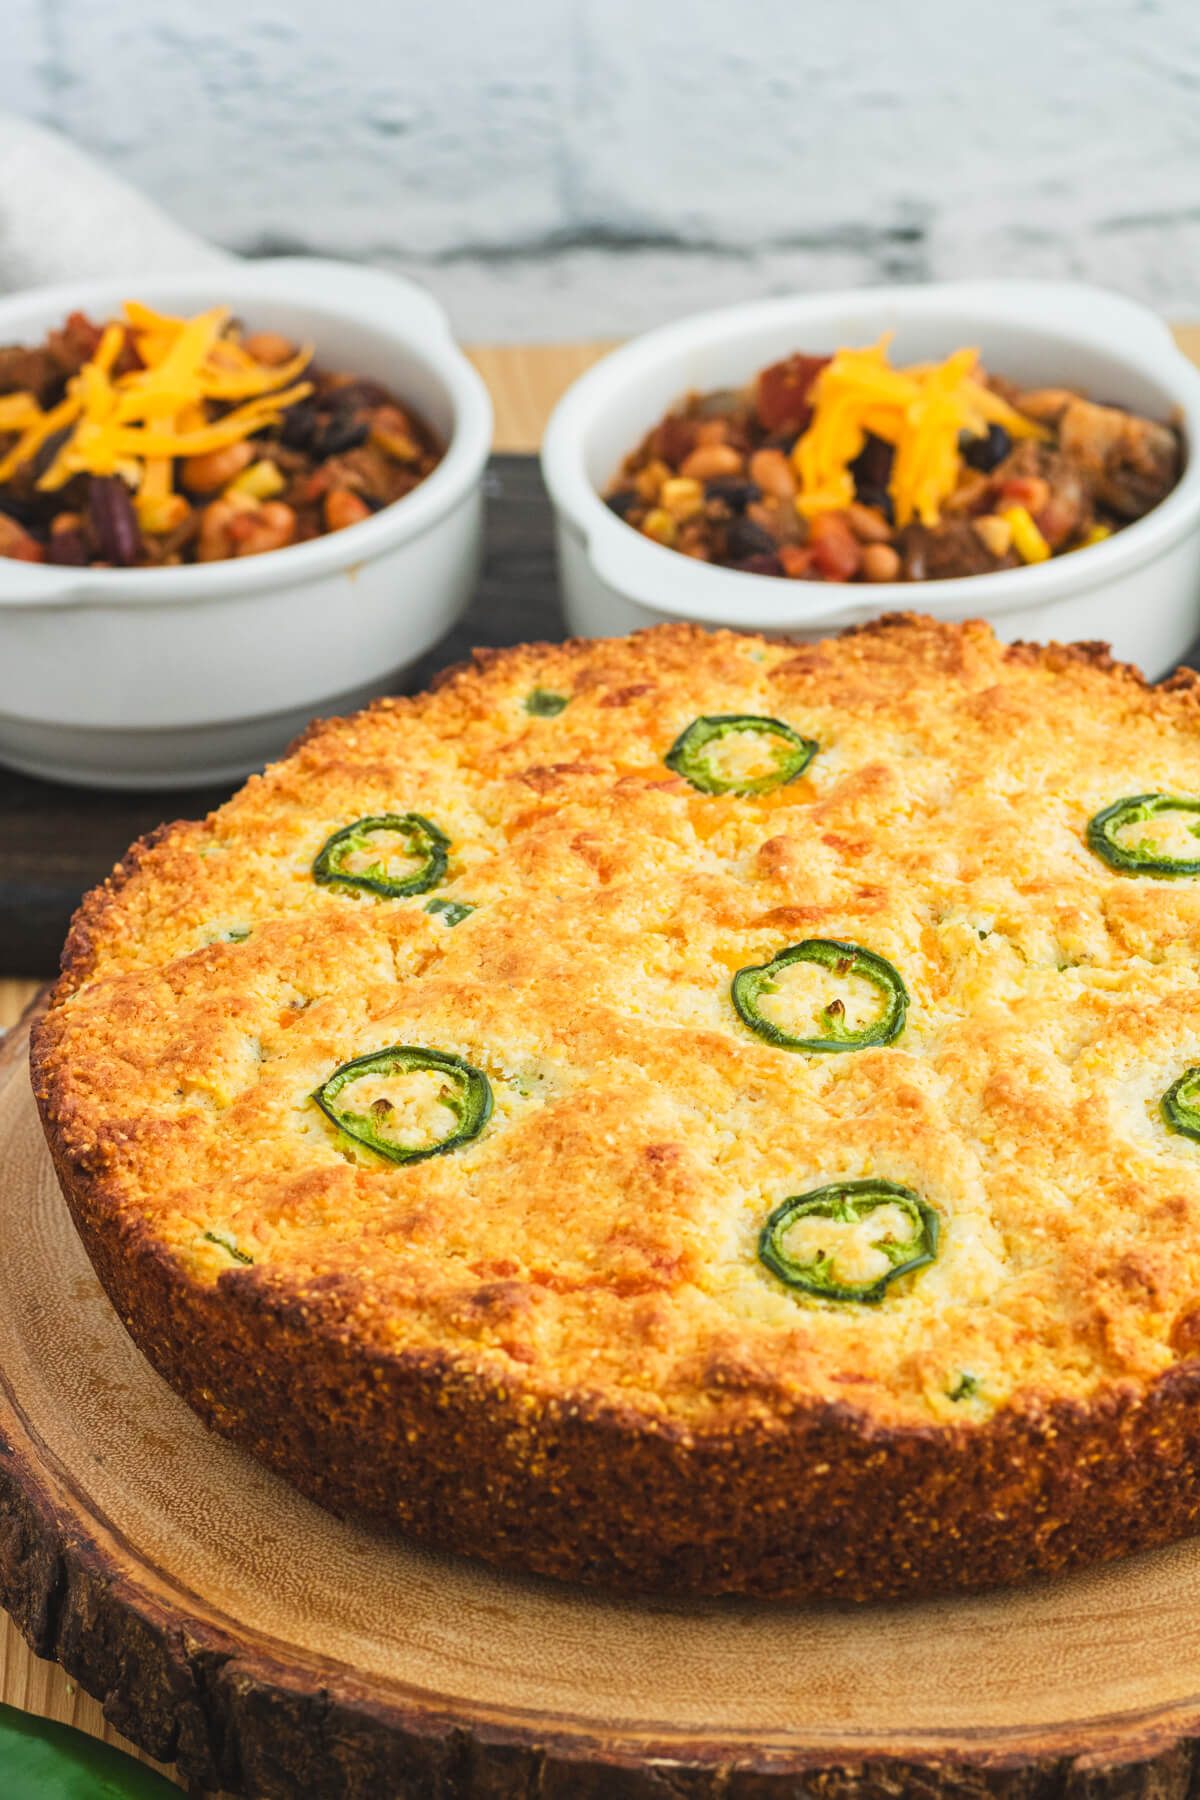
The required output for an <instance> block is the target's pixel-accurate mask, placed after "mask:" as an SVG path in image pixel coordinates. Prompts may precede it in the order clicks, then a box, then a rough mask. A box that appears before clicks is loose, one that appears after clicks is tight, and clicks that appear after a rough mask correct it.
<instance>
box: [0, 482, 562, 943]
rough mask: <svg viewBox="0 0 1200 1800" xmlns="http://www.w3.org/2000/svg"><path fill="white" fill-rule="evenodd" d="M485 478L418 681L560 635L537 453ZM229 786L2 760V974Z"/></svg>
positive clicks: (413, 681) (413, 683)
mask: <svg viewBox="0 0 1200 1800" xmlns="http://www.w3.org/2000/svg"><path fill="white" fill-rule="evenodd" d="M486 481H487V494H488V509H487V548H486V556H485V562H484V570H483V578H482V581H481V582H480V586H479V591H478V593H477V594H476V596H475V599H474V600H473V601H472V603H471V605H470V607H469V608H468V610H467V612H466V613H465V614H464V615H463V617H462V619H461V620H460V621H459V623H458V624H457V625H456V626H455V627H454V629H453V630H452V631H451V632H449V633H448V634H447V636H446V637H444V638H443V639H442V640H441V642H440V643H438V644H436V645H435V646H434V648H433V649H432V650H431V651H429V652H428V654H427V655H425V656H423V657H422V658H421V660H420V662H419V663H418V664H417V665H416V666H415V668H414V669H413V670H412V671H411V672H410V673H409V675H408V676H407V678H406V680H405V684H404V685H405V689H406V691H408V692H410V693H418V692H419V691H420V690H421V689H422V688H423V687H426V686H427V685H428V683H429V680H430V677H431V676H433V675H434V674H435V673H436V672H437V670H439V669H442V668H445V667H446V666H447V665H448V664H450V663H455V662H461V661H462V659H463V658H464V657H465V656H467V655H469V654H470V652H471V650H472V649H474V648H476V647H477V646H478V647H488V648H491V647H494V646H496V645H500V644H519V643H524V642H526V641H528V640H530V639H537V638H552V639H557V638H561V637H562V636H563V634H564V633H563V622H562V613H561V610H560V608H559V603H558V593H557V586H556V576H555V568H554V539H553V521H552V515H551V511H550V502H549V500H548V499H547V497H546V490H545V488H544V487H543V486H542V478H541V475H540V474H539V472H538V464H537V459H536V457H532V456H496V457H493V458H492V462H491V465H490V468H489V472H488V475H487V477H486ZM236 785H237V784H236V783H231V784H229V785H228V786H225V787H199V788H180V789H178V790H170V791H164V790H162V789H158V790H155V791H153V792H141V793H139V792H116V793H104V792H102V791H100V790H99V789H95V788H80V787H68V786H66V785H64V784H62V783H59V782H52V781H38V780H36V779H35V778H34V777H32V776H29V775H20V774H17V773H16V772H15V771H14V770H11V769H5V768H2V767H0V976H8V975H34V976H46V975H50V974H52V973H53V972H54V970H55V969H56V968H57V966H58V956H59V951H60V950H61V948H62V942H63V939H64V938H65V936H66V933H67V925H68V922H69V921H70V917H71V914H72V913H73V912H74V910H75V908H76V907H77V906H78V904H79V901H80V898H81V897H82V895H83V894H84V893H85V892H86V891H87V890H88V888H91V887H94V886H95V885H96V883H97V882H99V881H103V879H104V877H105V876H106V875H107V874H108V872H109V870H110V869H111V868H112V866H113V864H114V863H115V862H116V861H117V860H118V858H119V857H120V856H121V855H122V853H123V852H124V850H125V849H126V848H127V846H128V845H129V844H131V843H132V842H133V841H134V839H135V838H139V837H141V836H142V834H143V832H146V831H150V830H152V829H153V827H154V826H155V825H158V824H160V823H161V822H162V821H163V820H164V819H194V818H200V817H202V816H203V815H204V814H205V813H206V812H209V811H210V810H211V809H212V808H213V807H214V806H219V805H220V804H221V802H222V801H223V800H225V799H227V798H228V796H229V794H230V793H231V792H232V791H233V788H234V787H235V786H236Z"/></svg>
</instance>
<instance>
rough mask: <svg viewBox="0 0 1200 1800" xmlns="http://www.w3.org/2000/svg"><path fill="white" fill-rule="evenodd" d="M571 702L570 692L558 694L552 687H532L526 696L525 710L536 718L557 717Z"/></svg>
mask: <svg viewBox="0 0 1200 1800" xmlns="http://www.w3.org/2000/svg"><path fill="white" fill-rule="evenodd" d="M570 703H571V701H570V696H569V695H568V694H556V693H554V692H553V690H552V689H550V688H531V689H530V691H529V693H528V694H527V695H526V696H525V711H526V712H527V713H532V715H533V717H534V718H535V719H556V718H557V717H558V715H559V713H560V712H562V711H563V709H564V707H567V706H569V705H570Z"/></svg>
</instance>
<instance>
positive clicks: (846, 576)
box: [808, 512, 862, 581]
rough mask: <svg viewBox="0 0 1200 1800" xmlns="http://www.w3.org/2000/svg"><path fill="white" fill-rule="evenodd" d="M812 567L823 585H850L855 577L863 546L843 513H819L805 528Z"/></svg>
mask: <svg viewBox="0 0 1200 1800" xmlns="http://www.w3.org/2000/svg"><path fill="white" fill-rule="evenodd" d="M808 541H809V548H810V549H811V550H812V559H813V567H814V569H817V570H819V571H820V573H821V574H822V575H823V576H824V577H825V579H826V581H849V580H850V579H851V577H852V576H854V575H857V574H858V570H859V565H860V563H861V561H862V545H861V544H860V543H859V541H858V539H857V538H856V537H855V535H854V533H853V532H852V531H851V529H850V527H849V525H847V523H846V518H845V514H844V513H836V512H827V513H818V514H817V516H816V518H815V519H813V520H812V521H811V523H810V525H809V528H808Z"/></svg>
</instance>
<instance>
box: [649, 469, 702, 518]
mask: <svg viewBox="0 0 1200 1800" xmlns="http://www.w3.org/2000/svg"><path fill="white" fill-rule="evenodd" d="M658 504H659V505H660V506H661V507H662V508H663V510H664V511H665V512H669V513H670V515H671V517H672V518H673V519H678V520H679V521H680V522H681V523H682V521H683V520H684V519H691V518H694V517H695V515H696V514H697V513H698V512H703V510H704V485H703V483H702V482H699V481H692V480H689V479H688V478H687V477H686V476H683V475H676V476H673V477H672V479H671V480H670V481H664V482H663V484H662V487H661V488H660V489H659V493H658Z"/></svg>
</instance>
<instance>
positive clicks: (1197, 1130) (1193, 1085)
mask: <svg viewBox="0 0 1200 1800" xmlns="http://www.w3.org/2000/svg"><path fill="white" fill-rule="evenodd" d="M1158 1110H1159V1112H1160V1113H1161V1114H1162V1119H1163V1123H1164V1124H1165V1126H1166V1127H1167V1130H1168V1131H1177V1132H1179V1134H1180V1136H1181V1137H1190V1138H1195V1139H1196V1140H1197V1142H1200V1066H1198V1067H1196V1068H1192V1069H1185V1070H1184V1072H1183V1074H1182V1075H1181V1076H1180V1077H1179V1080H1178V1081H1173V1082H1172V1083H1171V1085H1170V1087H1169V1088H1168V1089H1167V1091H1166V1093H1165V1094H1164V1095H1163V1097H1162V1099H1161V1100H1160V1101H1159V1103H1158Z"/></svg>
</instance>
